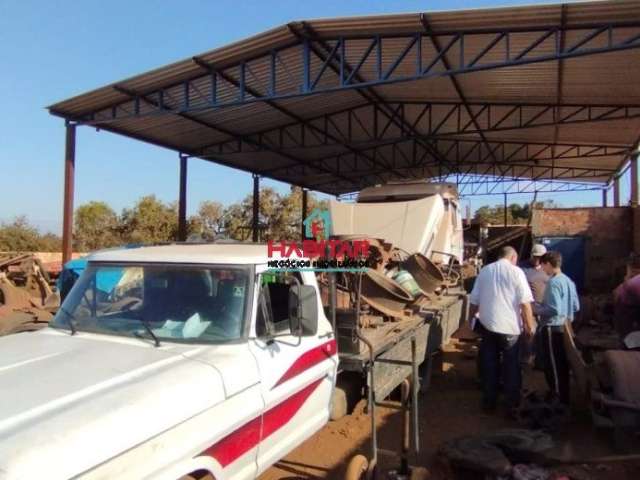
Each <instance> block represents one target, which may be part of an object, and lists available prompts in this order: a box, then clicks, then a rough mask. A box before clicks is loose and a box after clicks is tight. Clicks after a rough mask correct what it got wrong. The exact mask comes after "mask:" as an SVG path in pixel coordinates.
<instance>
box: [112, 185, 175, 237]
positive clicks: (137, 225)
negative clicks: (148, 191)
mask: <svg viewBox="0 0 640 480" xmlns="http://www.w3.org/2000/svg"><path fill="white" fill-rule="evenodd" d="M120 230H121V236H122V239H123V240H124V241H125V242H128V243H164V242H170V241H173V240H175V239H176V235H177V232H178V208H177V205H176V204H175V203H170V204H165V203H163V202H162V201H160V200H158V199H157V198H156V196H155V195H147V196H145V197H142V198H141V199H140V200H138V202H137V203H136V204H135V205H134V207H133V208H132V209H124V210H123V211H122V219H121V223H120Z"/></svg>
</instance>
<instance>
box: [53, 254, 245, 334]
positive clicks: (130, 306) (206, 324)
mask: <svg viewBox="0 0 640 480" xmlns="http://www.w3.org/2000/svg"><path fill="white" fill-rule="evenodd" d="M249 278H250V277H249V271H248V269H246V268H240V267H230V266H220V267H217V266H212V267H209V266H207V267H190V266H179V265H112V264H109V265H106V264H105V265H100V264H89V266H88V267H87V269H86V270H85V271H84V272H83V274H82V275H81V277H80V278H79V279H78V281H77V283H76V284H75V285H74V287H73V289H72V290H71V292H70V293H69V295H68V296H67V298H66V299H65V301H64V303H63V304H62V308H61V309H60V310H59V311H58V313H57V314H56V316H55V317H54V319H53V320H52V326H54V327H56V328H66V329H68V328H69V327H70V322H72V323H73V325H74V326H75V328H76V329H77V330H78V331H87V332H95V333H107V334H116V335H127V336H136V337H141V336H143V337H148V336H149V334H148V332H147V331H146V329H145V327H144V323H147V325H148V326H149V327H150V328H151V329H152V331H153V333H154V334H155V336H156V337H157V338H158V339H159V340H160V341H162V340H167V341H191V342H201V343H211V342H213V343H218V342H225V341H231V340H237V339H239V338H241V337H242V332H243V327H244V323H245V322H244V318H245V308H246V299H247V291H248V289H249V288H250V285H249Z"/></svg>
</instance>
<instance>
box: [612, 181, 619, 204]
mask: <svg viewBox="0 0 640 480" xmlns="http://www.w3.org/2000/svg"><path fill="white" fill-rule="evenodd" d="M613 206H614V207H619V206H620V177H615V178H614V179H613Z"/></svg>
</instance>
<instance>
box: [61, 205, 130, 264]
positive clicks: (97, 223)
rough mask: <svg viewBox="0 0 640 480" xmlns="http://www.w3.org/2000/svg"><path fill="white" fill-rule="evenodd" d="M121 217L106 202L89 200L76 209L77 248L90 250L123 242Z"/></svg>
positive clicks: (74, 233)
mask: <svg viewBox="0 0 640 480" xmlns="http://www.w3.org/2000/svg"><path fill="white" fill-rule="evenodd" d="M118 222H119V219H118V215H117V214H116V212H114V211H113V210H112V209H111V207H109V205H107V204H106V203H105V202H89V203H86V204H84V205H82V206H80V207H78V209H77V210H76V213H75V216H74V232H73V236H74V242H75V245H74V247H75V249H76V250H77V251H80V252H90V251H92V250H98V249H100V248H106V247H113V246H115V245H118V244H120V243H121V238H120V231H119V230H120V229H119V223H118Z"/></svg>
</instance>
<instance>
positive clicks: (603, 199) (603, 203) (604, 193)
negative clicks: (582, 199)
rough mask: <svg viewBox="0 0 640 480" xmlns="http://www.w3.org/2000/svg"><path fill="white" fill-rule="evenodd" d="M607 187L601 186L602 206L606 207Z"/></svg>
mask: <svg viewBox="0 0 640 480" xmlns="http://www.w3.org/2000/svg"><path fill="white" fill-rule="evenodd" d="M607 193H608V192H607V189H606V188H603V189H602V206H603V207H606V206H607Z"/></svg>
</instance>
